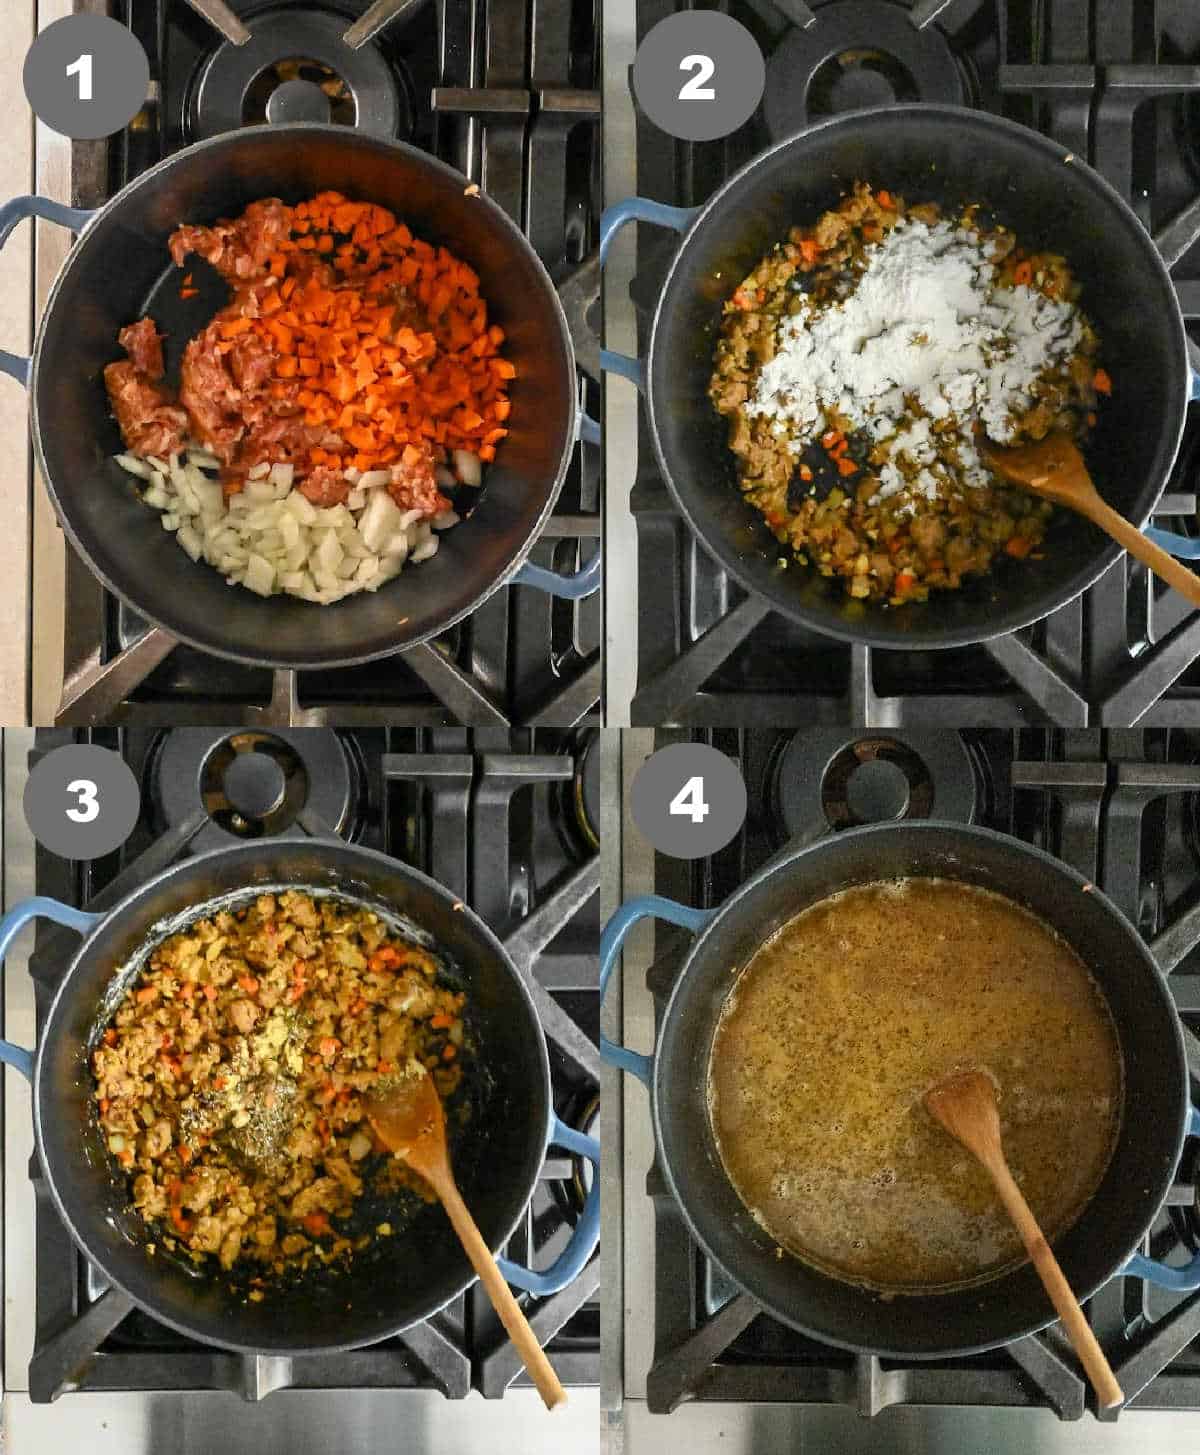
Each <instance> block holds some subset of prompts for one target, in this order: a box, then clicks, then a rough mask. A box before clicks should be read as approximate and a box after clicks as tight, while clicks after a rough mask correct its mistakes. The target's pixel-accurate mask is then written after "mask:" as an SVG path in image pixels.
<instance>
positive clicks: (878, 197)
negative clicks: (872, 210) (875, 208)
mask: <svg viewBox="0 0 1200 1455" xmlns="http://www.w3.org/2000/svg"><path fill="white" fill-rule="evenodd" d="M875 201H876V202H878V203H879V205H880V207H887V208H889V209H891V208H893V207H895V205H896V204H895V202H894V201H893V200H892V194H891V193H890V192H889V191H888V190H887V188H886V187H880V189H879V191H878V192H876V194H875Z"/></svg>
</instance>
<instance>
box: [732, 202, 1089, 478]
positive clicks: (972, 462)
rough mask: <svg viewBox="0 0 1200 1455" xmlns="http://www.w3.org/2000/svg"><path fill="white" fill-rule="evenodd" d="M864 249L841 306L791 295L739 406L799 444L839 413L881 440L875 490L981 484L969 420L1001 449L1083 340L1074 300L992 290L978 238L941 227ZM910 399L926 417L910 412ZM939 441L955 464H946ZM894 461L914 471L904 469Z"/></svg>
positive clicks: (991, 272) (906, 227)
mask: <svg viewBox="0 0 1200 1455" xmlns="http://www.w3.org/2000/svg"><path fill="white" fill-rule="evenodd" d="M865 258H866V266H865V268H864V270H863V271H862V272H861V274H860V275H859V277H858V280H857V284H856V286H855V287H854V289H853V291H852V292H850V293H849V294H848V296H846V297H845V298H843V299H841V300H840V301H838V302H835V303H833V304H831V305H826V306H824V307H822V308H813V307H812V305H811V304H810V303H809V301H808V299H807V298H805V297H804V296H803V295H800V297H799V302H800V311H799V312H798V313H796V314H794V315H792V316H790V317H788V318H786V319H784V320H783V322H782V323H781V324H780V325H779V328H778V333H777V338H776V343H777V352H776V354H775V357H774V358H773V359H772V360H771V361H770V362H769V363H767V364H765V365H764V366H763V368H762V369H761V371H760V373H759V376H758V381H757V387H756V390H755V394H754V397H753V399H751V400H750V401H748V403H747V413H749V414H752V415H760V416H761V415H765V416H768V417H769V418H772V419H774V420H775V421H776V424H775V429H776V432H777V433H779V434H784V433H787V434H793V435H795V436H796V437H797V438H799V439H807V438H810V437H811V436H812V435H813V433H814V432H815V431H816V430H817V429H818V427H823V426H822V418H823V410H824V409H826V408H834V409H836V410H837V411H838V412H839V413H840V414H841V415H843V416H845V417H846V418H848V419H849V420H850V421H851V422H852V424H853V426H854V427H856V428H863V429H866V430H867V431H868V432H869V434H870V436H871V438H872V439H873V440H874V441H875V442H876V443H877V444H879V443H885V442H887V450H888V455H889V459H888V460H887V461H886V462H885V463H884V464H883V465H882V466H881V467H880V470H879V477H880V488H879V492H878V495H877V496H876V497H875V498H876V499H886V498H887V497H888V496H890V495H893V494H896V493H898V492H900V491H903V490H906V489H907V490H909V491H911V492H912V493H914V494H919V495H925V496H926V497H928V498H931V499H932V498H933V497H934V496H935V495H937V494H940V493H942V486H943V484H944V482H945V481H946V480H947V478H951V479H953V480H955V481H957V482H958V483H961V484H964V485H968V486H980V485H983V484H985V483H987V480H988V478H989V477H988V474H987V471H986V470H985V469H984V468H983V467H982V465H981V464H980V461H979V456H978V454H977V452H976V451H975V448H974V444H973V435H972V429H971V426H972V425H973V424H974V423H975V422H976V421H978V422H980V423H982V425H983V427H984V429H985V430H986V432H987V434H988V435H989V436H990V437H991V438H992V439H994V440H996V441H997V442H998V443H1001V444H1003V443H1006V442H1008V441H1010V440H1011V439H1012V437H1013V434H1014V429H1015V417H1017V416H1020V415H1022V414H1024V413H1025V412H1026V411H1028V410H1029V409H1030V408H1031V407H1032V406H1033V403H1034V396H1033V393H1032V390H1033V386H1034V385H1035V384H1036V382H1037V380H1038V379H1039V377H1040V376H1041V375H1043V374H1044V373H1045V372H1046V371H1047V370H1049V369H1052V368H1053V367H1055V366H1056V365H1058V364H1060V363H1061V362H1062V361H1064V360H1065V359H1067V358H1069V357H1070V355H1071V354H1072V353H1074V351H1075V350H1076V348H1077V347H1078V345H1079V341H1080V336H1081V331H1082V325H1081V322H1080V319H1079V316H1078V314H1077V312H1076V310H1075V308H1074V307H1073V306H1072V305H1071V304H1069V303H1064V302H1061V301H1059V300H1057V299H1053V298H1047V297H1046V296H1045V295H1044V294H1043V293H1040V292H1039V291H1038V290H1037V289H1035V288H1031V287H1027V286H1024V285H1018V286H1016V287H1012V288H1004V287H1000V286H999V285H998V282H997V278H998V274H997V269H996V267H995V265H994V263H993V262H992V261H991V259H990V257H989V256H988V252H987V249H986V247H985V245H983V244H981V243H980V241H979V238H978V235H977V234H976V233H974V232H973V231H970V230H968V229H964V228H961V227H957V226H955V225H954V224H952V223H949V222H937V223H934V224H933V225H932V226H931V225H929V224H926V223H924V222H917V221H913V220H902V221H901V222H899V223H898V224H897V225H896V227H895V228H893V229H892V230H891V231H890V232H889V233H888V234H887V236H886V237H885V238H884V239H883V241H881V242H879V243H877V244H874V245H872V246H870V247H868V248H867V249H866V254H865ZM912 401H915V403H916V404H917V405H918V406H919V409H920V411H921V412H922V413H923V415H924V416H926V417H920V416H918V417H916V418H914V417H913V415H914V411H913V409H912V408H911V402H912ZM943 420H944V421H947V422H948V424H949V426H950V428H948V429H947V430H945V431H940V432H939V434H938V435H937V436H931V433H930V423H931V421H943ZM947 445H949V446H951V447H952V449H953V451H954V453H955V454H956V455H957V467H954V466H953V465H952V464H951V465H947V463H946V459H945V450H944V446H947ZM939 456H940V457H941V458H939ZM901 460H905V461H906V462H907V464H908V466H909V469H910V473H911V471H912V470H914V469H916V470H917V474H916V478H915V479H912V480H910V479H907V478H906V477H905V475H904V474H902V473H901V470H900V468H899V464H900V461H901ZM931 466H936V468H934V469H931V468H929V467H931Z"/></svg>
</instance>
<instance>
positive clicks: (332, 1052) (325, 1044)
mask: <svg viewBox="0 0 1200 1455" xmlns="http://www.w3.org/2000/svg"><path fill="white" fill-rule="evenodd" d="M341 1046H342V1043H341V1041H339V1040H338V1038H337V1037H336V1036H322V1037H321V1039H320V1041H319V1042H318V1043H317V1049H318V1050H319V1051H320V1053H321V1055H322V1056H323V1057H324V1058H325V1059H326V1060H329V1058H330V1057H331V1056H336V1055H337V1053H338V1051H339V1050H341Z"/></svg>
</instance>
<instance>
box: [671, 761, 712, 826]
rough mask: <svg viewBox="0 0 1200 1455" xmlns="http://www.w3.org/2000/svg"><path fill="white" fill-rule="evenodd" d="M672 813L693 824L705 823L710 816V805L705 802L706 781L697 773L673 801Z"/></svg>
mask: <svg viewBox="0 0 1200 1455" xmlns="http://www.w3.org/2000/svg"><path fill="white" fill-rule="evenodd" d="M671 812H672V813H675V814H679V815H681V816H684V817H687V818H690V819H691V821H692V822H693V823H703V822H704V820H705V818H707V816H708V804H707V803H705V801H704V779H703V778H701V777H700V775H699V774H698V773H697V774H696V775H695V777H692V778H689V779H688V781H687V782H686V783H685V784H684V785H683V787H682V788H681V789H680V790H679V792H678V793H677V794H676V795H675V797H674V798H673V799H672V800H671Z"/></svg>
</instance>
